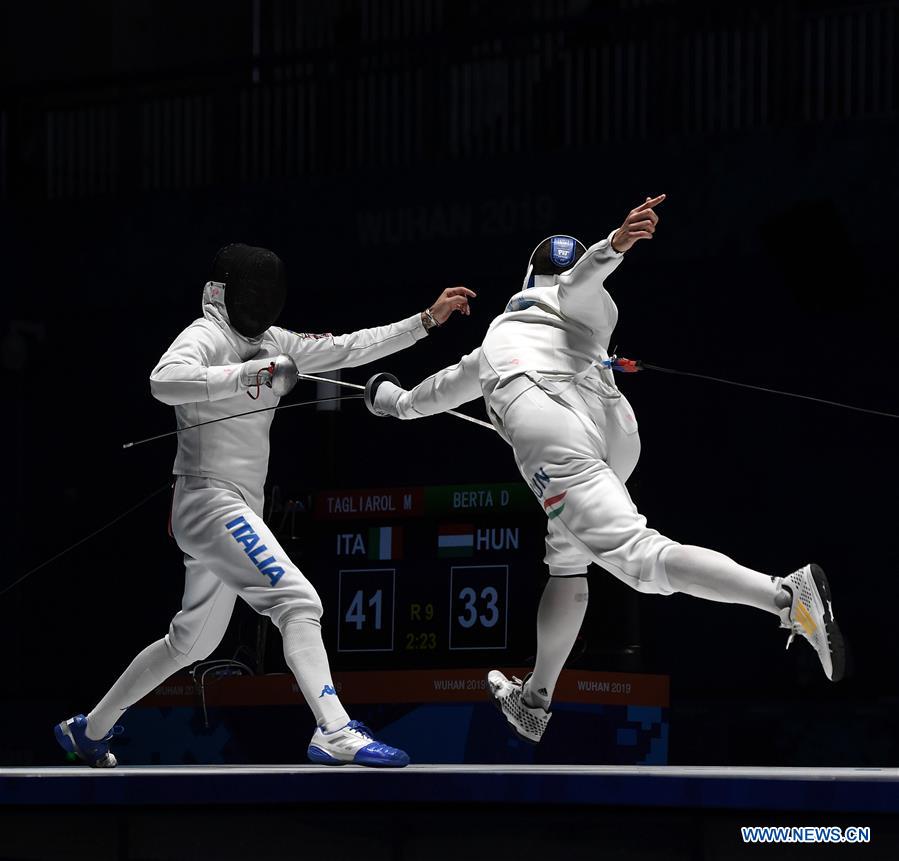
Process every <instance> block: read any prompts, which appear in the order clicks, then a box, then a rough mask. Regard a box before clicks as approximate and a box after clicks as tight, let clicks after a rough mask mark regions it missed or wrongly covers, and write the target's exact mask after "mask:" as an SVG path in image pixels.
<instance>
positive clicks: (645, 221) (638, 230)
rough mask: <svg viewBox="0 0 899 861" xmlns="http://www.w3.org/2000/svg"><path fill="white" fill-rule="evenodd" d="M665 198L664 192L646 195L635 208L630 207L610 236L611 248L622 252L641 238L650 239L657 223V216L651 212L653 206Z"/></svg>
mask: <svg viewBox="0 0 899 861" xmlns="http://www.w3.org/2000/svg"><path fill="white" fill-rule="evenodd" d="M664 199H665V195H664V194H660V195H659V196H658V197H647V198H646V200H645V201H644V202H643V203H641V204H640V205H639V206H638V207H636V208H635V209H632V210H631V211H630V212H629V213H628V214H627V218H625V219H624V224H622V225H621V227H619V228H618V229H617V230H616V231H615V235H614V236H613V237H612V249H613V250H614V251H617V252H618V253H619V254H623V253H624V252H625V251H627V250H628V249H630V248H632V247H633V245H634V243H635V242H639V241H640V240H641V239H652V235H653V234H654V233H655V232H656V225H657V224H658V223H659V216H658V215H656V214H655V212H653V207H654V206H658V205H659V204H660V203H661V202H662V201H663V200H664Z"/></svg>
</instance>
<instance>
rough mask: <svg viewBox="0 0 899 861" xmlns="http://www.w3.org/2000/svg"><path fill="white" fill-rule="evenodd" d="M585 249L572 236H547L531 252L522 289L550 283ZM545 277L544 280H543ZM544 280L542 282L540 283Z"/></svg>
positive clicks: (581, 255) (567, 268) (578, 258)
mask: <svg viewBox="0 0 899 861" xmlns="http://www.w3.org/2000/svg"><path fill="white" fill-rule="evenodd" d="M586 250H587V249H586V248H585V247H584V244H583V242H578V240H577V239H575V238H574V237H573V236H564V235H561V234H560V235H557V236H548V237H547V238H546V239H544V240H543V242H541V243H540V244H539V245H538V246H537V247H536V248H535V249H534V251H533V253H532V254H531V259H530V260H529V261H528V270H527V272H526V273H525V276H524V284H523V285H522V288H521V289H522V290H527V289H528V288H529V287H543V286H544V284H552V283H553V282H554V279H553V276H556V275H561V274H562V273H563V272H567V271H568V270H569V269H571V267H572V266H574V264H575V263H577V261H578V260H580V259H581V257H583V255H584V252H585V251H586ZM544 279H545V282H544ZM541 282H544V283H541Z"/></svg>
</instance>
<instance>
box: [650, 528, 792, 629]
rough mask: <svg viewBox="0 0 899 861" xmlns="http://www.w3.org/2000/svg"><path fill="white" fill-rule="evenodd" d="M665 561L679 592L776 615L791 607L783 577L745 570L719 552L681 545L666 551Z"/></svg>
mask: <svg viewBox="0 0 899 861" xmlns="http://www.w3.org/2000/svg"><path fill="white" fill-rule="evenodd" d="M663 561H664V563H665V571H666V572H667V574H668V581H669V583H670V584H671V587H672V588H673V589H674V590H675V591H677V592H684V593H685V594H687V595H693V596H694V597H695V598H705V599H706V600H708V601H722V602H724V603H726V604H746V605H747V606H749V607H758V608H759V609H760V610H767V611H768V612H769V613H774V614H775V615H776V616H779V615H780V611H781V608H783V607H786V606H789V604H790V595H789V593H788V592H787V591H786V589H784V588H783V586H782V585H781V578H780V577H769V576H768V575H767V574H762V573H761V572H760V571H753V570H752V569H751V568H744V567H743V566H742V565H738V564H737V563H736V562H734V560H733V559H731V558H730V557H728V556H725V555H724V554H723V553H718V552H716V551H715V550H708V549H706V548H705V547H695V546H693V545H691V544H679V545H676V546H674V547H671V548H670V549H669V550H666V551H665V555H664V557H663Z"/></svg>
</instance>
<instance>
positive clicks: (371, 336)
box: [270, 287, 475, 373]
mask: <svg viewBox="0 0 899 861" xmlns="http://www.w3.org/2000/svg"><path fill="white" fill-rule="evenodd" d="M474 295H475V293H474V291H473V290H469V289H468V288H467V287H450V288H449V289H447V290H444V291H443V292H442V293H441V294H440V296H438V297H437V301H436V302H434V304H433V305H431V306H430V307H429V308H428V309H427V310H426V311H422V312H421V313H420V314H414V315H413V316H411V317H407V318H406V319H405V320H400V321H398V322H396V323H389V324H388V325H386V326H375V327H373V328H371V329H359V330H358V331H356V332H350V333H349V334H348V335H332V334H331V333H330V332H326V333H324V334H321V335H313V334H306V333H304V334H301V333H297V332H291V331H290V330H288V329H281V328H278V327H272V329H271V330H270V331H271V333H272V334H273V335H274V337H275V340H276V341H277V342H278V345H279V347H280V348H281V350H282V352H284V353H287V355H289V356H290V357H291V358H292V359H293V360H294V361H295V362H296V364H297V367H298V368H299V370H300V371H301V372H303V373H314V372H317V371H333V370H336V369H337V368H352V367H356V366H357V365H365V364H367V363H368V362H373V361H375V360H376V359H381V358H384V357H385V356H390V355H392V354H393V353H396V352H399V351H400V350H405V349H406V347H411V346H412V345H413V344H414V343H415V342H416V341H419V340H421V339H422V338H424V337H425V335H426V334H427V333H428V330H429V329H431V328H433V327H434V326H439V325H441V324H443V323H445V322H446V321H447V320H448V319H449V317H450V316H451V315H452V313H453V312H454V311H459V313H460V314H464V315H466V316H467V315H468V314H469V313H470V309H469V306H468V299H469V297H474Z"/></svg>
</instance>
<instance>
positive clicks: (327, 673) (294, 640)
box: [281, 619, 350, 732]
mask: <svg viewBox="0 0 899 861" xmlns="http://www.w3.org/2000/svg"><path fill="white" fill-rule="evenodd" d="M281 636H282V638H283V639H284V657H285V659H286V660H287V666H288V667H290V670H291V672H292V673H293V674H294V676H295V677H296V680H297V684H298V685H299V686H300V691H301V692H302V694H303V696H304V697H305V699H306V702H307V703H308V704H309V708H310V709H312V714H313V715H315V722H316V724H317V725H318V726H320V727H321V728H322V729H323V730H324V731H325V732H334V730H338V729H342V728H343V727H345V726H346V725H347V724H348V723H349V722H350V717H349V715H348V714H347V713H346V711H345V710H344V708H343V705H341V702H340V698H339V697H338V696H337V691H336V690H335V688H334V682H333V681H332V680H331V669H330V667H329V666H328V654H327V652H325V646H324V643H322V626H321V622H319V621H318V620H317V619H289V620H288V621H287V622H286V623H285V624H284V627H283V628H282V630H281Z"/></svg>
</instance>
